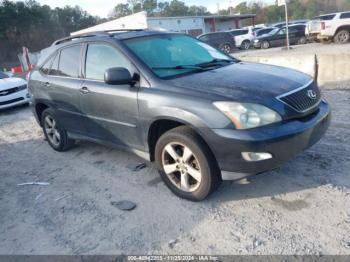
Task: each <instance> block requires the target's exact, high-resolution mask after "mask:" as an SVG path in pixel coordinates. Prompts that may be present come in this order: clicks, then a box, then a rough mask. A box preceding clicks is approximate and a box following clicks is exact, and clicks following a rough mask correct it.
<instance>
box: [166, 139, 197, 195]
mask: <svg viewBox="0 0 350 262" xmlns="http://www.w3.org/2000/svg"><path fill="white" fill-rule="evenodd" d="M162 167H163V170H164V172H165V174H166V175H167V176H168V178H169V180H170V181H171V183H172V184H174V185H175V186H176V187H177V188H178V189H180V190H182V191H185V192H193V191H196V190H197V189H198V187H199V186H200V183H201V180H202V174H201V168H200V165H199V162H198V159H197V157H196V156H195V154H194V153H193V152H192V150H191V149H190V148H189V147H187V146H185V145H183V144H181V143H178V142H172V143H168V144H167V145H166V146H165V147H164V148H163V150H162Z"/></svg>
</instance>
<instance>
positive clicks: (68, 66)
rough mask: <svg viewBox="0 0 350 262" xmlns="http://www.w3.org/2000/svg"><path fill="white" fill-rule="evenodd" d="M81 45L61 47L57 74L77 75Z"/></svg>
mask: <svg viewBox="0 0 350 262" xmlns="http://www.w3.org/2000/svg"><path fill="white" fill-rule="evenodd" d="M80 51H81V45H75V46H70V47H67V48H65V49H62V51H61V55H60V61H59V67H58V69H59V75H60V76H67V77H78V76H79V64H80Z"/></svg>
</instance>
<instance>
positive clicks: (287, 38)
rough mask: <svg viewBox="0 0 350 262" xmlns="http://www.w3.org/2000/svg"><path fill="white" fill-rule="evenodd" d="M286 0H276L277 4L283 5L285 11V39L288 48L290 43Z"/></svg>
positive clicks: (288, 48)
mask: <svg viewBox="0 0 350 262" xmlns="http://www.w3.org/2000/svg"><path fill="white" fill-rule="evenodd" d="M287 2H288V0H277V4H278V6H283V5H284V9H285V13H286V41H287V50H290V43H289V25H288V24H289V19H288V5H287Z"/></svg>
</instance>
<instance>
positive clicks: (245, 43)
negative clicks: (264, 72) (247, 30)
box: [241, 40, 250, 50]
mask: <svg viewBox="0 0 350 262" xmlns="http://www.w3.org/2000/svg"><path fill="white" fill-rule="evenodd" d="M249 48H250V41H249V40H244V41H243V42H242V44H241V49H243V50H248V49H249Z"/></svg>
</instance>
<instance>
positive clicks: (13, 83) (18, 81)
mask: <svg viewBox="0 0 350 262" xmlns="http://www.w3.org/2000/svg"><path fill="white" fill-rule="evenodd" d="M26 84H27V82H26V81H25V80H23V79H22V78H17V77H9V78H4V79H0V91H2V90H7V89H10V88H13V87H17V86H21V85H26Z"/></svg>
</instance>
